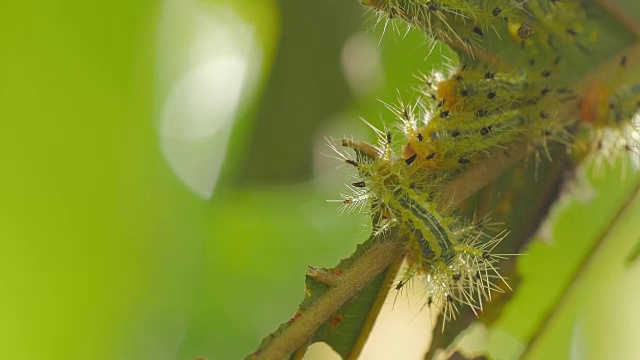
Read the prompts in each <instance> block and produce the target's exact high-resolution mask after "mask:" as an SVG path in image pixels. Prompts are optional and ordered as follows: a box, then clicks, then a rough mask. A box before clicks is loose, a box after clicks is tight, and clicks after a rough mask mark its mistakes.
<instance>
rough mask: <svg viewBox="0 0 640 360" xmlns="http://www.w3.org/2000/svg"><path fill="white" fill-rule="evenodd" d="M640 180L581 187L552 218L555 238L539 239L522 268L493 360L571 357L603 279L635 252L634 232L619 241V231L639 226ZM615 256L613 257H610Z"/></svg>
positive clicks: (497, 331) (498, 328)
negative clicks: (569, 353) (566, 355)
mask: <svg viewBox="0 0 640 360" xmlns="http://www.w3.org/2000/svg"><path fill="white" fill-rule="evenodd" d="M618 171H619V169H614V170H610V172H611V173H613V174H618V173H619V172H618ZM639 179H640V177H639V176H638V175H637V174H633V176H631V177H630V178H628V179H626V180H625V181H622V180H620V179H619V177H617V176H612V177H609V178H608V179H606V180H603V179H592V186H593V189H592V190H590V191H587V189H585V188H584V186H583V187H582V188H579V189H573V191H572V192H571V193H570V194H566V195H565V196H563V198H562V199H561V201H560V202H559V203H558V204H557V205H556V206H555V210H554V213H555V216H553V217H552V218H551V219H550V220H548V221H549V224H548V225H547V226H549V227H550V229H551V234H552V236H551V237H550V238H545V237H543V236H542V235H541V236H539V238H538V240H537V241H536V242H535V243H534V244H532V246H531V247H530V248H529V249H528V250H526V251H525V252H526V253H527V254H528V256H526V257H523V258H522V259H521V261H520V263H519V264H518V272H519V273H520V274H521V277H522V283H521V286H520V288H519V289H518V290H517V292H516V294H515V296H514V298H513V299H512V301H511V302H510V304H509V306H508V307H507V308H505V309H504V311H503V314H502V316H501V317H500V319H499V320H498V321H497V322H496V323H495V324H494V325H493V326H492V328H491V336H490V340H489V342H490V344H489V345H490V349H489V353H490V355H491V356H492V357H495V358H507V359H508V358H514V357H517V356H531V357H534V358H545V356H544V355H542V354H545V355H547V356H553V354H558V353H561V354H567V353H568V352H569V351H570V344H572V341H573V342H575V341H577V340H575V339H573V340H572V334H573V336H574V337H575V336H577V335H575V334H577V333H578V332H579V331H581V330H580V329H579V328H580V326H582V325H580V322H581V321H584V320H581V318H582V317H584V316H585V314H587V312H586V309H588V308H589V307H590V306H597V305H596V303H597V301H596V299H598V298H599V297H600V295H601V294H602V293H603V288H606V284H605V283H604V282H602V281H598V277H599V276H600V277H601V275H602V274H603V273H608V272H611V271H612V269H620V268H622V267H623V265H624V263H625V257H626V256H627V254H628V253H629V251H630V250H624V251H621V250H623V249H631V248H632V247H633V244H634V242H635V241H636V240H637V235H636V234H637V233H638V231H637V230H636V231H634V232H632V231H628V232H627V233H626V235H622V234H621V230H620V227H623V226H625V224H626V226H627V227H628V226H630V224H627V223H629V222H632V223H634V222H633V221H632V220H630V219H632V218H634V216H635V218H637V214H638V212H639V211H640V210H639V208H638V206H640V205H639V204H638V203H639V202H640V199H638V195H637V194H638V181H639ZM585 194H586V195H585ZM589 195H590V196H592V198H590V199H588V200H587V201H585V196H589ZM630 216H631V218H630ZM629 234H633V235H631V236H629ZM611 251H614V252H615V253H617V255H616V256H614V257H615V258H616V259H613V258H608V259H606V258H605V257H606V255H604V254H606V253H608V252H611ZM607 277H608V276H607ZM600 280H602V279H600ZM608 280H613V279H612V278H609V279H608ZM604 292H606V291H604ZM552 334H553V335H552ZM574 351H577V350H574ZM532 354H535V356H534V355H532Z"/></svg>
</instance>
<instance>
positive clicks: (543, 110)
mask: <svg viewBox="0 0 640 360" xmlns="http://www.w3.org/2000/svg"><path fill="white" fill-rule="evenodd" d="M363 4H364V5H367V6H369V7H371V8H373V9H374V10H376V11H377V12H378V13H379V17H380V18H381V19H382V18H385V17H387V18H388V19H394V20H395V19H400V20H402V21H405V22H407V23H408V24H409V25H410V26H414V27H417V28H419V29H422V30H423V31H425V32H426V33H427V35H428V36H429V37H431V38H432V39H435V40H441V41H444V42H446V43H448V44H449V45H451V46H452V47H453V48H457V49H459V50H460V54H459V55H460V63H459V65H457V66H450V70H449V72H448V74H443V73H440V72H434V73H432V74H431V75H429V76H423V77H422V78H421V81H422V83H421V84H420V87H419V89H418V93H419V98H418V100H417V101H416V102H415V105H405V104H403V103H402V101H400V102H399V104H398V105H387V108H388V109H389V110H391V111H392V112H393V114H394V115H395V117H396V119H397V120H399V125H398V126H397V127H398V128H399V129H400V130H401V132H402V133H403V134H404V136H405V137H406V140H405V142H404V146H403V147H402V149H401V151H399V149H397V148H394V147H393V146H392V138H393V137H394V136H393V134H392V133H391V132H389V131H382V130H379V129H375V128H374V130H375V131H376V132H377V133H378V136H379V144H378V145H377V146H375V145H372V144H369V143H365V142H358V141H353V140H349V139H343V140H342V144H341V145H342V146H344V147H347V148H351V149H352V150H354V151H355V156H352V155H350V154H349V153H348V152H343V151H340V150H338V149H337V148H336V147H335V146H333V149H334V151H335V152H336V153H338V154H339V156H340V158H341V159H342V160H343V161H344V162H346V163H347V164H350V165H352V166H354V167H355V168H356V169H357V171H358V174H359V177H360V178H359V179H358V181H356V182H353V183H352V184H351V186H350V189H351V190H352V192H353V193H352V194H349V195H343V202H344V206H345V207H346V208H348V209H351V208H363V207H364V206H366V205H370V206H371V214H372V218H373V220H374V224H373V227H374V232H375V233H378V234H382V233H384V232H386V231H389V230H390V229H394V230H395V231H394V234H397V236H398V240H399V241H402V243H403V244H404V246H405V248H406V251H405V254H406V257H407V259H408V260H409V270H408V271H407V273H406V274H405V275H404V277H403V278H402V279H401V280H400V282H399V283H398V287H402V286H403V285H404V284H406V282H407V281H408V280H409V279H410V278H411V277H413V276H414V275H416V274H418V275H420V276H421V277H422V278H424V279H425V280H426V288H427V290H426V292H427V299H428V305H429V306H431V305H432V304H433V305H435V306H436V307H439V308H441V309H443V314H444V319H445V320H451V319H454V318H455V317H456V314H457V313H458V309H457V306H456V303H460V304H466V305H468V306H470V307H471V309H472V311H473V312H474V313H475V314H476V315H477V314H478V313H477V310H480V309H482V303H483V300H489V299H490V298H491V292H492V291H501V289H500V288H499V287H498V285H497V284H496V279H499V280H500V281H501V282H503V283H504V284H505V285H507V283H506V281H504V279H503V278H502V276H501V275H500V274H499V273H498V261H499V260H500V259H503V258H504V256H503V255H497V254H493V253H492V252H491V251H492V250H493V249H494V248H495V246H496V245H497V244H498V243H499V242H500V241H501V240H502V239H503V238H504V236H505V233H506V232H501V233H500V234H499V235H498V236H496V237H492V236H489V235H488V234H487V233H486V232H484V231H483V230H482V226H475V225H473V224H472V225H469V223H471V222H470V221H469V220H465V219H462V218H461V217H460V216H459V215H456V208H455V207H454V206H451V205H449V206H442V205H440V206H439V204H441V203H442V202H443V201H442V199H440V198H439V191H440V189H441V188H442V186H443V184H445V183H446V181H447V180H448V179H449V178H451V177H452V176H454V175H455V174H457V173H459V172H460V171H462V170H463V169H464V168H465V167H468V166H470V164H473V163H475V162H478V161H480V160H482V159H487V158H489V157H490V156H491V154H492V153H493V152H495V151H496V150H498V149H502V148H508V147H509V145H510V144H514V143H516V142H523V143H527V144H531V145H533V147H534V148H535V149H536V158H538V157H539V154H540V153H543V154H544V155H545V157H547V158H549V160H551V156H550V152H549V150H548V143H549V142H550V141H555V142H560V143H563V144H567V145H569V146H572V142H573V141H574V134H573V133H572V132H574V131H573V128H574V127H575V125H576V123H582V124H586V123H589V124H592V125H593V127H592V128H591V130H593V131H591V132H590V133H589V135H588V136H587V138H588V139H589V140H587V141H590V142H594V140H593V139H597V140H596V141H595V142H597V143H598V144H599V145H598V146H599V148H602V147H603V142H605V141H609V140H605V139H615V140H610V141H615V142H617V143H616V145H617V146H612V147H611V148H616V149H621V148H622V149H626V150H627V151H629V150H631V148H632V147H633V146H635V144H636V143H637V142H638V140H639V139H640V136H639V135H638V131H637V130H636V128H637V126H636V125H637V124H634V122H633V121H636V122H637V120H632V119H634V118H635V116H636V115H635V114H636V113H637V111H638V106H639V105H640V101H639V100H640V91H638V90H639V89H638V88H637V87H628V88H624V89H622V90H620V89H619V90H617V91H616V92H613V91H609V90H608V89H595V90H593V94H589V93H587V94H585V95H584V96H583V97H582V99H580V96H579V95H578V94H576V93H575V92H574V91H573V90H572V89H570V88H569V86H568V80H567V78H566V77H561V76H557V74H559V73H563V72H564V73H566V72H567V68H563V64H562V59H563V56H564V55H565V54H570V53H572V52H573V53H575V52H578V53H581V54H582V55H588V54H589V53H590V50H589V46H590V42H591V39H590V37H589V36H588V35H589V34H585V32H584V30H585V29H584V26H583V22H584V21H585V19H587V17H588V13H587V10H588V8H589V3H588V2H586V1H568V0H567V1H551V2H550V1H546V0H544V1H528V2H521V1H509V0H503V1H468V0H466V1H465V0H442V1H432V0H364V1H363ZM498 46H499V47H503V46H504V47H512V48H513V49H514V52H513V56H510V58H509V60H510V61H508V62H505V61H504V60H502V59H499V58H497V57H495V56H492V55H491V53H490V51H491V50H492V49H495V48H496V47H498ZM510 54H511V53H510ZM476 58H482V59H483V60H484V61H483V62H478V61H477V60H476ZM625 61H626V60H625ZM581 95H582V94H581ZM576 109H579V110H578V111H576ZM576 113H580V114H576ZM576 115H577V116H576ZM372 127H373V126H372ZM608 129H615V130H612V131H617V133H616V136H614V137H606V136H603V135H599V134H602V133H603V132H605V131H609V130H608ZM620 139H624V140H622V142H621V140H620ZM631 144H634V145H631ZM620 145H622V146H620ZM507 287H508V285H507ZM443 326H444V321H443Z"/></svg>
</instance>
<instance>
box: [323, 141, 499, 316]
mask: <svg viewBox="0 0 640 360" xmlns="http://www.w3.org/2000/svg"><path fill="white" fill-rule="evenodd" d="M378 132H379V135H380V136H381V139H380V140H381V144H380V146H374V145H371V144H368V143H360V142H353V141H350V140H347V139H344V140H343V141H342V145H344V146H347V147H351V148H353V149H354V150H356V156H355V157H352V156H350V155H349V154H348V153H346V152H342V151H339V150H338V149H337V148H336V147H333V149H334V150H335V152H336V153H337V154H339V155H340V157H341V158H342V159H343V160H344V161H345V162H346V163H347V164H350V165H352V166H354V167H355V168H356V169H357V170H358V172H359V176H360V177H361V178H362V179H363V180H361V181H357V182H354V183H352V187H351V188H352V190H354V194H352V195H344V201H343V202H344V204H345V206H346V207H350V208H353V207H359V206H361V205H362V204H369V203H371V204H372V213H373V214H378V215H379V216H378V217H377V218H378V220H379V221H378V222H377V223H376V224H374V229H375V231H376V232H377V233H380V234H381V233H384V232H386V231H388V230H390V229H391V228H394V227H398V231H397V234H398V236H399V241H403V242H405V244H406V249H407V257H408V259H409V260H410V267H409V269H408V271H407V272H406V274H405V276H404V277H403V279H402V280H401V281H400V283H399V284H406V282H407V281H409V280H410V278H411V277H413V276H414V275H416V274H419V275H421V276H423V277H424V278H425V279H426V283H427V296H428V305H429V306H431V305H434V306H436V307H438V308H439V307H442V308H443V309H444V315H445V318H446V319H447V320H451V319H455V317H456V316H457V314H458V309H457V306H456V303H463V304H467V305H469V306H470V307H471V308H472V310H473V311H474V312H476V310H481V309H482V302H483V300H489V299H490V298H491V292H492V291H501V290H500V288H499V287H498V286H497V285H496V284H495V279H501V280H502V281H503V282H504V279H502V277H501V276H500V274H499V273H498V271H497V270H498V268H497V262H498V260H499V259H503V258H504V257H503V256H502V255H498V254H492V253H491V250H493V248H494V247H495V246H496V245H497V244H498V243H499V242H500V241H501V240H502V238H503V236H504V233H502V234H500V235H499V236H497V237H490V236H488V235H487V234H486V233H485V232H483V231H482V226H481V224H476V225H470V226H465V225H464V223H463V222H462V221H460V220H459V219H458V218H457V217H456V216H455V215H454V214H452V213H451V212H450V211H448V210H444V211H443V210H440V209H438V208H437V205H436V204H437V203H438V201H437V196H438V192H437V190H438V187H439V186H440V184H441V183H442V180H444V179H438V178H436V177H434V176H439V175H438V173H437V172H433V171H431V170H430V169H429V167H427V166H421V162H422V160H417V159H416V158H417V155H416V154H414V155H413V156H411V157H409V158H403V157H401V156H399V155H398V154H396V152H395V151H394V149H393V147H392V135H391V133H390V132H386V133H385V132H382V131H378ZM505 284H506V282H505ZM507 286H508V285H507ZM476 313H477V312H476ZM443 326H444V323H443Z"/></svg>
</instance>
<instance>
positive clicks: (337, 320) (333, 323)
mask: <svg viewBox="0 0 640 360" xmlns="http://www.w3.org/2000/svg"><path fill="white" fill-rule="evenodd" d="M343 320H344V314H338V315H336V316H334V317H332V318H331V320H329V324H331V327H332V328H333V329H334V330H336V329H337V328H338V325H340V323H342V321H343Z"/></svg>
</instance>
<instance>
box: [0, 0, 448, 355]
mask: <svg viewBox="0 0 640 360" xmlns="http://www.w3.org/2000/svg"><path fill="white" fill-rule="evenodd" d="M362 13H363V8H362V7H361V6H360V5H359V4H358V2H357V1H344V0H329V1H326V2H323V3H322V4H318V3H312V2H301V1H294V0H288V1H285V0H283V1H271V0H259V1H258V0H255V1H253V0H228V1H217V0H213V1H198V0H166V1H144V0H141V1H111V2H101V3H91V2H81V1H58V2H47V1H22V2H3V3H2V5H1V6H0V39H1V43H2V55H1V56H0V99H1V100H0V101H1V104H2V106H1V108H0V114H1V119H2V120H1V121H2V132H1V134H2V135H1V136H2V140H1V141H0V154H2V155H1V156H2V158H1V163H2V166H3V171H2V177H1V178H0V186H1V188H2V189H3V191H2V201H1V202H0V204H1V205H0V212H1V215H0V236H1V238H2V244H3V246H2V250H1V252H0V254H1V255H0V279H1V280H0V284H2V285H1V287H2V295H1V297H0V299H1V300H0V318H1V319H2V321H1V324H2V325H0V329H1V330H0V332H1V333H0V339H1V340H0V358H2V359H18V358H21V359H35V358H40V359H45V358H46V359H76V358H77V359H80V358H82V359H88V358H90V359H195V358H197V357H199V356H202V357H205V358H207V359H237V358H240V357H241V356H244V355H245V354H247V353H249V352H251V351H253V350H254V349H255V347H256V346H257V344H258V342H259V340H260V339H261V338H262V337H263V336H265V335H266V334H267V333H268V332H270V331H272V330H274V329H275V328H276V327H277V325H278V324H280V323H281V322H283V321H286V320H287V319H288V318H289V317H290V316H291V315H292V314H293V313H294V311H295V308H296V305H297V303H298V301H299V300H300V299H301V297H302V295H303V286H304V281H303V280H304V272H305V270H306V266H307V265H309V264H314V265H317V266H330V265H332V264H334V263H335V262H336V261H337V260H338V259H339V258H341V257H345V256H347V255H349V253H350V252H351V251H352V250H353V249H354V247H355V244H356V243H357V242H360V241H362V240H364V239H365V238H366V237H367V234H366V231H365V229H364V227H363V226H362V225H364V224H365V223H366V217H365V216H364V215H363V214H350V215H345V214H342V215H338V214H337V209H338V204H334V203H328V202H326V200H327V199H338V198H339V192H341V191H343V190H344V187H343V185H342V182H344V181H347V180H348V177H347V173H345V172H344V171H341V170H338V169H336V165H337V164H338V162H337V161H335V160H334V159H331V158H330V157H326V156H323V155H322V154H329V153H330V150H329V149H328V148H327V147H326V141H325V139H324V137H325V136H332V137H342V136H352V135H354V136H356V137H358V138H370V139H371V138H372V135H373V134H372V133H371V131H370V130H368V129H366V128H365V126H364V125H363V124H362V123H361V122H360V121H359V119H358V118H359V117H360V116H363V117H365V118H367V119H368V120H369V121H371V122H373V123H377V124H379V123H380V119H379V116H380V114H381V112H382V109H383V107H382V105H376V106H373V107H372V106H370V105H371V104H372V103H376V102H375V99H376V98H380V99H383V100H385V101H388V102H392V101H394V100H395V99H396V96H397V95H396V93H395V89H408V88H410V86H412V85H415V82H414V78H413V74H415V73H416V69H420V68H422V69H425V70H424V71H425V72H426V71H428V69H429V65H428V63H429V62H432V61H437V60H438V59H437V57H435V56H432V57H430V58H429V59H428V60H425V59H426V58H427V53H428V50H429V49H428V48H426V47H425V46H423V44H422V43H423V38H422V37H421V36H420V35H419V34H413V33H412V34H409V35H408V36H407V37H406V38H405V40H403V41H400V39H401V38H403V37H404V35H405V34H404V32H396V33H394V34H393V35H389V34H387V36H385V37H384V40H383V41H382V42H383V43H384V44H382V45H381V47H379V46H378V41H379V40H380V38H381V32H382V30H383V29H382V27H381V25H379V26H378V28H377V29H376V30H375V31H374V30H372V28H373V27H374V25H375V22H374V21H370V20H371V19H370V18H371V17H373V14H371V13H368V14H366V15H362ZM387 32H388V33H389V32H391V29H387ZM381 49H384V52H382V51H381ZM402 93H403V95H406V94H409V95H411V91H403V92H402ZM365 105H366V106H367V107H364V106H365Z"/></svg>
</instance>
